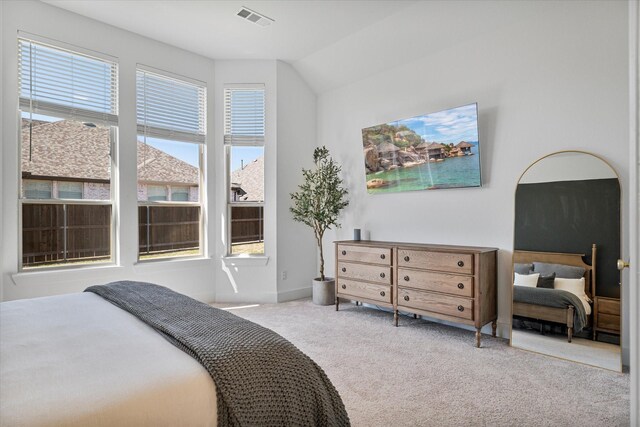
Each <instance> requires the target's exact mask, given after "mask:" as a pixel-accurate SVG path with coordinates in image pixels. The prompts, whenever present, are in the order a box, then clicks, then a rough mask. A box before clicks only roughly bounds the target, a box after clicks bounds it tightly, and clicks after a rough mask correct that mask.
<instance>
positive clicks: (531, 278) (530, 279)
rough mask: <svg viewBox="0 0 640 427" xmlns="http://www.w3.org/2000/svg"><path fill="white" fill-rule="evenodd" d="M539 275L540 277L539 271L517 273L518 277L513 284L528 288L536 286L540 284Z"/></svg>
mask: <svg viewBox="0 0 640 427" xmlns="http://www.w3.org/2000/svg"><path fill="white" fill-rule="evenodd" d="M538 277H540V275H539V274H538V273H535V274H518V273H516V278H515V280H514V281H513V286H526V287H528V288H535V287H536V285H537V284H538Z"/></svg>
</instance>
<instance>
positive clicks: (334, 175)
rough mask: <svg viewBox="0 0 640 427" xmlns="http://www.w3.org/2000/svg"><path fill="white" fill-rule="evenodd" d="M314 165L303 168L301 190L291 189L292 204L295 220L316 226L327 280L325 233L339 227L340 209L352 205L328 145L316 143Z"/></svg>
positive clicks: (321, 265)
mask: <svg viewBox="0 0 640 427" xmlns="http://www.w3.org/2000/svg"><path fill="white" fill-rule="evenodd" d="M313 163H314V164H315V168H313V169H304V168H303V169H302V177H303V179H304V180H303V183H302V184H300V185H299V186H298V189H299V190H298V191H297V192H295V193H291V200H292V201H293V206H291V207H290V208H289V210H290V211H291V213H292V214H293V219H294V220H295V221H298V222H301V223H303V224H306V225H308V226H309V227H311V228H312V229H313V232H314V235H315V238H316V242H317V243H318V247H319V248H320V279H321V280H324V279H325V276H324V256H323V253H322V237H323V236H324V233H325V231H327V230H329V229H331V227H333V226H335V227H340V224H339V223H338V216H339V215H340V211H341V210H342V209H344V208H345V207H346V206H347V205H349V201H347V200H346V196H347V194H348V191H347V190H346V189H344V188H343V187H342V184H343V182H342V178H340V171H341V170H342V168H341V167H340V166H338V165H337V164H336V163H335V162H334V161H333V159H332V158H331V156H330V155H329V150H328V149H327V148H326V147H324V146H323V147H317V148H316V149H315V150H314V151H313Z"/></svg>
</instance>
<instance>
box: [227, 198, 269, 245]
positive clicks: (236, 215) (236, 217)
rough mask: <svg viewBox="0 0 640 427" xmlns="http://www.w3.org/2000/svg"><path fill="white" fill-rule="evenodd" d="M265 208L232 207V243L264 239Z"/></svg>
mask: <svg viewBox="0 0 640 427" xmlns="http://www.w3.org/2000/svg"><path fill="white" fill-rule="evenodd" d="M263 214H264V208H263V207H262V206H232V207H231V243H245V242H262V241H263V240H264V217H263Z"/></svg>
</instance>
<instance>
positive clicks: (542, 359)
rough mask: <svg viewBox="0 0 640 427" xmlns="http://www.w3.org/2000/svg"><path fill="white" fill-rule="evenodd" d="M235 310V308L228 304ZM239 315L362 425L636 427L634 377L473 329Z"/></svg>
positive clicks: (309, 308)
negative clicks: (309, 361) (313, 369)
mask: <svg viewBox="0 0 640 427" xmlns="http://www.w3.org/2000/svg"><path fill="white" fill-rule="evenodd" d="M227 307H229V306H228V305H227ZM231 310H232V312H233V313H235V314H237V315H239V316H242V317H244V318H246V319H249V320H252V321H254V322H256V323H259V324H261V325H264V326H266V327H268V328H270V329H273V330H274V331H276V332H278V333H280V334H281V335H283V336H284V337H286V338H287V339H289V340H290V341H291V342H293V343H294V344H295V345H296V346H297V347H298V348H300V349H301V350H302V351H304V352H305V353H306V354H307V355H309V356H310V357H311V358H313V359H314V360H315V361H316V362H317V363H318V364H319V365H320V366H321V367H322V368H323V369H324V370H325V372H326V373H327V375H328V376H329V378H330V379H331V381H332V382H333V384H334V385H335V386H336V388H337V389H338V391H339V392H340V395H341V396H342V399H343V400H344V403H345V405H346V407H347V411H348V412H349V416H350V418H351V422H352V424H353V425H354V426H392V425H393V426H628V425H629V375H628V374H619V373H615V372H611V371H607V370H604V369H599V368H593V367H589V366H585V365H582V364H577V363H571V362H565V361H562V360H558V359H555V358H551V357H546V356H541V355H537V354H534V353H530V352H527V351H522V350H518V349H515V348H511V347H509V345H508V343H507V341H506V340H502V339H497V338H491V337H490V336H487V335H483V340H482V343H483V348H480V349H477V348H475V347H474V346H473V342H474V336H473V333H472V332H470V331H466V330H462V329H459V328H454V327H449V326H444V325H440V324H437V323H431V322H428V321H425V320H420V319H418V320H415V319H413V318H411V317H402V318H401V319H400V327H398V328H395V327H393V325H392V317H393V316H392V315H391V314H389V313H385V312H381V311H378V310H375V309H371V308H366V307H362V306H359V307H356V306H355V305H353V304H346V303H345V304H342V305H341V308H340V311H339V312H336V311H335V307H333V306H327V307H320V306H315V305H313V304H312V303H311V301H310V300H299V301H292V302H288V303H282V304H268V305H259V306H250V307H245V308H231Z"/></svg>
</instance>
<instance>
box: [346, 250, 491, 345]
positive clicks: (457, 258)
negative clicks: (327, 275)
mask: <svg viewBox="0 0 640 427" xmlns="http://www.w3.org/2000/svg"><path fill="white" fill-rule="evenodd" d="M334 243H335V248H336V310H338V309H339V305H340V298H344V299H349V300H354V301H356V304H357V303H358V302H359V301H360V302H367V303H371V304H376V305H380V306H383V307H388V308H391V309H393V312H394V322H395V325H396V326H397V325H398V312H399V311H402V312H407V313H413V314H414V315H423V316H427V317H432V318H437V319H442V320H447V321H450V322H455V323H460V324H465V325H471V326H474V327H475V328H476V346H477V347H480V336H481V334H480V330H481V329H482V327H483V326H484V325H486V324H488V323H491V324H492V332H493V336H495V334H496V319H497V310H496V262H497V261H496V258H497V249H495V248H478V247H469V246H445V245H429V244H414V243H395V242H375V241H365V240H362V241H352V240H348V241H338V242H334Z"/></svg>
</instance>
